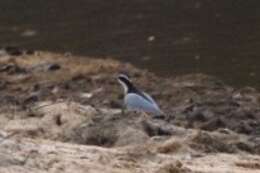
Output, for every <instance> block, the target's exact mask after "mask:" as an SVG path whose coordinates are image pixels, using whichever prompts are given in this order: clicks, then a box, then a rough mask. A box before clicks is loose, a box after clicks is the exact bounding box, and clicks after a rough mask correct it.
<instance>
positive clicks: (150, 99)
mask: <svg viewBox="0 0 260 173" xmlns="http://www.w3.org/2000/svg"><path fill="white" fill-rule="evenodd" d="M143 95H145V97H147V98H148V99H149V101H150V102H151V103H153V105H154V106H156V107H157V108H158V109H159V106H158V105H157V103H156V102H155V101H154V99H153V98H152V97H151V96H150V95H149V94H147V93H145V92H143Z"/></svg>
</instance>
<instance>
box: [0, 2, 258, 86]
mask: <svg viewBox="0 0 260 173" xmlns="http://www.w3.org/2000/svg"><path fill="white" fill-rule="evenodd" d="M0 12H1V15H0V45H18V46H20V47H25V48H32V49H40V50H51V51H57V52H64V51H66V52H67V51H68V52H72V53H74V54H80V55H90V56H99V57H100V56H101V57H107V56H110V57H115V58H118V59H120V60H122V61H127V62H132V63H134V64H136V65H138V66H140V67H143V68H147V69H149V70H151V71H154V72H156V73H158V74H160V75H164V76H170V75H175V74H187V73H194V72H202V73H207V74H211V75H215V76H218V77H219V78H221V79H223V80H224V81H226V82H227V83H229V84H232V85H235V86H238V87H241V86H247V85H249V86H254V87H257V88H260V1H259V0H131V1H127V0H110V1H108V0H77V1H72V0H19V1H18V0H2V1H0Z"/></svg>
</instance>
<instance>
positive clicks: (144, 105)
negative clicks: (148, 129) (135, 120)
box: [125, 93, 161, 114]
mask: <svg viewBox="0 0 260 173" xmlns="http://www.w3.org/2000/svg"><path fill="white" fill-rule="evenodd" d="M125 104H126V106H127V108H128V109H132V110H141V111H145V112H150V113H154V114H161V111H160V109H159V108H158V106H157V105H154V104H152V103H150V102H149V101H147V100H146V99H144V98H143V97H141V96H140V95H137V94H134V93H130V94H127V95H126V97H125Z"/></svg>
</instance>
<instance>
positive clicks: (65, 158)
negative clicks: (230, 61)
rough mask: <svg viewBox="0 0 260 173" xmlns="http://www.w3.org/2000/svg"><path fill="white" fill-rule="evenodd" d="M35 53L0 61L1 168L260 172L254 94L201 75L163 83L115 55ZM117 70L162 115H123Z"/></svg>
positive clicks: (259, 98)
mask: <svg viewBox="0 0 260 173" xmlns="http://www.w3.org/2000/svg"><path fill="white" fill-rule="evenodd" d="M29 53H30V54H29ZM29 53H28V52H24V53H23V52H22V51H20V52H19V54H12V55H10V53H8V52H5V51H2V53H1V56H0V79H1V80H0V97H1V99H0V103H1V104H0V110H1V114H0V132H1V133H0V139H1V143H0V155H1V159H0V161H1V162H0V172H18V171H19V172H55V173H56V172H71V171H72V170H74V169H76V170H78V172H86V171H87V172H102V170H103V171H104V169H107V171H106V172H167V173H168V172H169V173H170V172H230V171H233V172H245V171H247V172H257V171H260V169H259V164H258V163H259V161H260V156H258V155H259V154H260V149H259V148H260V128H259V127H260V93H259V92H258V91H256V90H255V89H253V88H243V89H234V88H232V87H230V86H227V85H225V84H224V83H222V82H221V81H219V80H218V79H215V78H214V77H210V76H206V75H203V74H193V75H186V76H177V77H173V78H167V79H166V78H160V77H158V76H155V75H154V74H152V73H150V72H148V71H144V70H140V69H137V68H135V67H133V66H132V65H130V64H122V63H119V62H118V61H115V60H111V59H109V58H107V59H93V58H92V59H90V58H86V57H75V56H72V55H69V54H65V55H62V54H53V53H48V52H35V53H33V52H29ZM120 72H125V73H128V74H129V76H130V77H131V78H132V80H133V81H134V83H136V85H137V86H138V87H139V88H142V89H143V90H145V91H146V92H148V93H150V94H151V95H152V96H153V97H154V98H155V99H156V100H157V101H158V103H159V105H160V107H161V108H162V110H163V111H164V112H165V113H166V117H165V118H164V119H155V118H153V117H152V116H149V117H146V116H144V115H143V114H142V113H136V112H126V113H125V114H124V115H123V114H122V112H121V108H122V98H123V95H122V90H121V88H120V86H119V84H118V83H117V81H116V75H117V74H118V73H120ZM50 153H51V154H50ZM52 153H54V154H52ZM92 157H93V158H92Z"/></svg>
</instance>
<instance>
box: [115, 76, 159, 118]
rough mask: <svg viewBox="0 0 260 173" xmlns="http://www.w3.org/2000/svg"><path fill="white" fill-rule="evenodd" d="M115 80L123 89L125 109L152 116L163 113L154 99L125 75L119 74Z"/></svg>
mask: <svg viewBox="0 0 260 173" xmlns="http://www.w3.org/2000/svg"><path fill="white" fill-rule="evenodd" d="M117 80H118V82H119V83H120V84H121V85H122V87H123V89H124V105H125V107H126V109H127V110H133V111H141V112H145V113H151V114H153V115H154V117H161V116H163V114H164V113H163V112H162V111H161V109H160V108H159V106H158V105H157V103H156V102H155V101H154V99H153V98H152V97H151V96H150V95H148V94H147V93H145V92H143V91H140V90H139V89H137V88H136V87H135V86H134V84H133V83H132V82H131V80H130V79H129V77H128V76H127V75H125V74H119V75H118V77H117Z"/></svg>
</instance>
